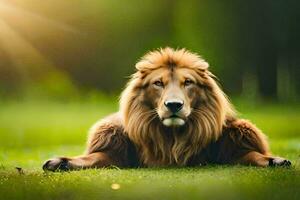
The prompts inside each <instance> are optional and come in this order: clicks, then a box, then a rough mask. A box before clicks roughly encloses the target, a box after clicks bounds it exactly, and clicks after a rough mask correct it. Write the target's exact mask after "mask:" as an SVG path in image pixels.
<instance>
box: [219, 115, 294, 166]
mask: <svg viewBox="0 0 300 200" xmlns="http://www.w3.org/2000/svg"><path fill="white" fill-rule="evenodd" d="M217 148H218V151H219V154H218V157H217V162H221V163H227V164H244V165H254V166H262V167H266V166H289V165H291V162H290V161H288V160H286V159H284V158H280V157H276V156H272V155H271V153H270V151H269V146H268V142H267V139H266V137H265V135H264V134H263V133H262V132H261V131H260V130H259V129H258V128H257V127H256V126H255V125H253V124H252V123H251V122H249V121H247V120H242V119H238V120H234V121H231V122H228V123H227V126H226V127H224V131H223V135H222V137H221V138H220V140H219V141H218V142H217Z"/></svg>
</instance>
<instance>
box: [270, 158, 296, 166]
mask: <svg viewBox="0 0 300 200" xmlns="http://www.w3.org/2000/svg"><path fill="white" fill-rule="evenodd" d="M291 164H292V163H291V161H289V160H287V159H285V158H280V157H275V158H271V159H270V160H269V166H271V167H278V166H282V167H289V166H291Z"/></svg>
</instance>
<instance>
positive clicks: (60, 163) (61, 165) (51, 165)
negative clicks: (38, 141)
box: [43, 158, 70, 172]
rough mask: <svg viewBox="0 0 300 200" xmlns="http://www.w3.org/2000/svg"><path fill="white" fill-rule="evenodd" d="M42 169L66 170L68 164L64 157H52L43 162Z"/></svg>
mask: <svg viewBox="0 0 300 200" xmlns="http://www.w3.org/2000/svg"><path fill="white" fill-rule="evenodd" d="M43 170H44V171H53V172H54V171H68V170H70V165H69V162H68V159H66V158H53V159H50V160H47V161H46V162H45V163H44V164H43Z"/></svg>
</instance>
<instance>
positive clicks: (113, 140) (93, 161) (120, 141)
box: [43, 114, 137, 171]
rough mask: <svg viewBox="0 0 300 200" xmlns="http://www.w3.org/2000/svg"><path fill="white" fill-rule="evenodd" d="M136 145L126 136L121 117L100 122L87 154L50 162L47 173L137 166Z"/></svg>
mask: <svg viewBox="0 0 300 200" xmlns="http://www.w3.org/2000/svg"><path fill="white" fill-rule="evenodd" d="M135 155H136V152H135V148H134V145H133V144H132V143H131V142H130V140H129V139H128V137H127V136H126V135H125V134H124V130H123V127H122V124H121V121H120V119H119V117H118V114H114V115H111V116H109V117H107V118H105V119H104V120H101V121H99V122H97V123H96V124H95V125H94V126H93V127H92V129H91V131H90V135H89V140H88V144H87V150H86V155H82V156H78V157H73V158H68V157H58V158H54V159H50V160H48V161H46V162H45V164H44V165H43V169H44V170H49V171H55V170H78V169H86V168H100V167H107V166H110V165H116V166H118V167H131V166H136V163H137V158H136V156H135Z"/></svg>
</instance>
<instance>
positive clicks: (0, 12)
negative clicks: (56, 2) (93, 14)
mask: <svg viewBox="0 0 300 200" xmlns="http://www.w3.org/2000/svg"><path fill="white" fill-rule="evenodd" d="M4 15H5V16H12V17H14V18H15V17H16V16H19V19H20V20H24V19H27V20H32V21H36V22H37V23H40V24H46V25H47V26H50V27H53V28H56V29H60V30H63V31H66V32H72V33H80V31H78V30H77V29H76V28H74V27H72V26H70V25H67V24H64V23H61V22H58V21H56V20H53V19H49V18H47V17H44V16H41V15H39V14H36V13H33V12H30V11H27V10H25V9H23V8H19V7H16V6H14V5H11V4H9V3H7V2H0V16H4Z"/></svg>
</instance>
